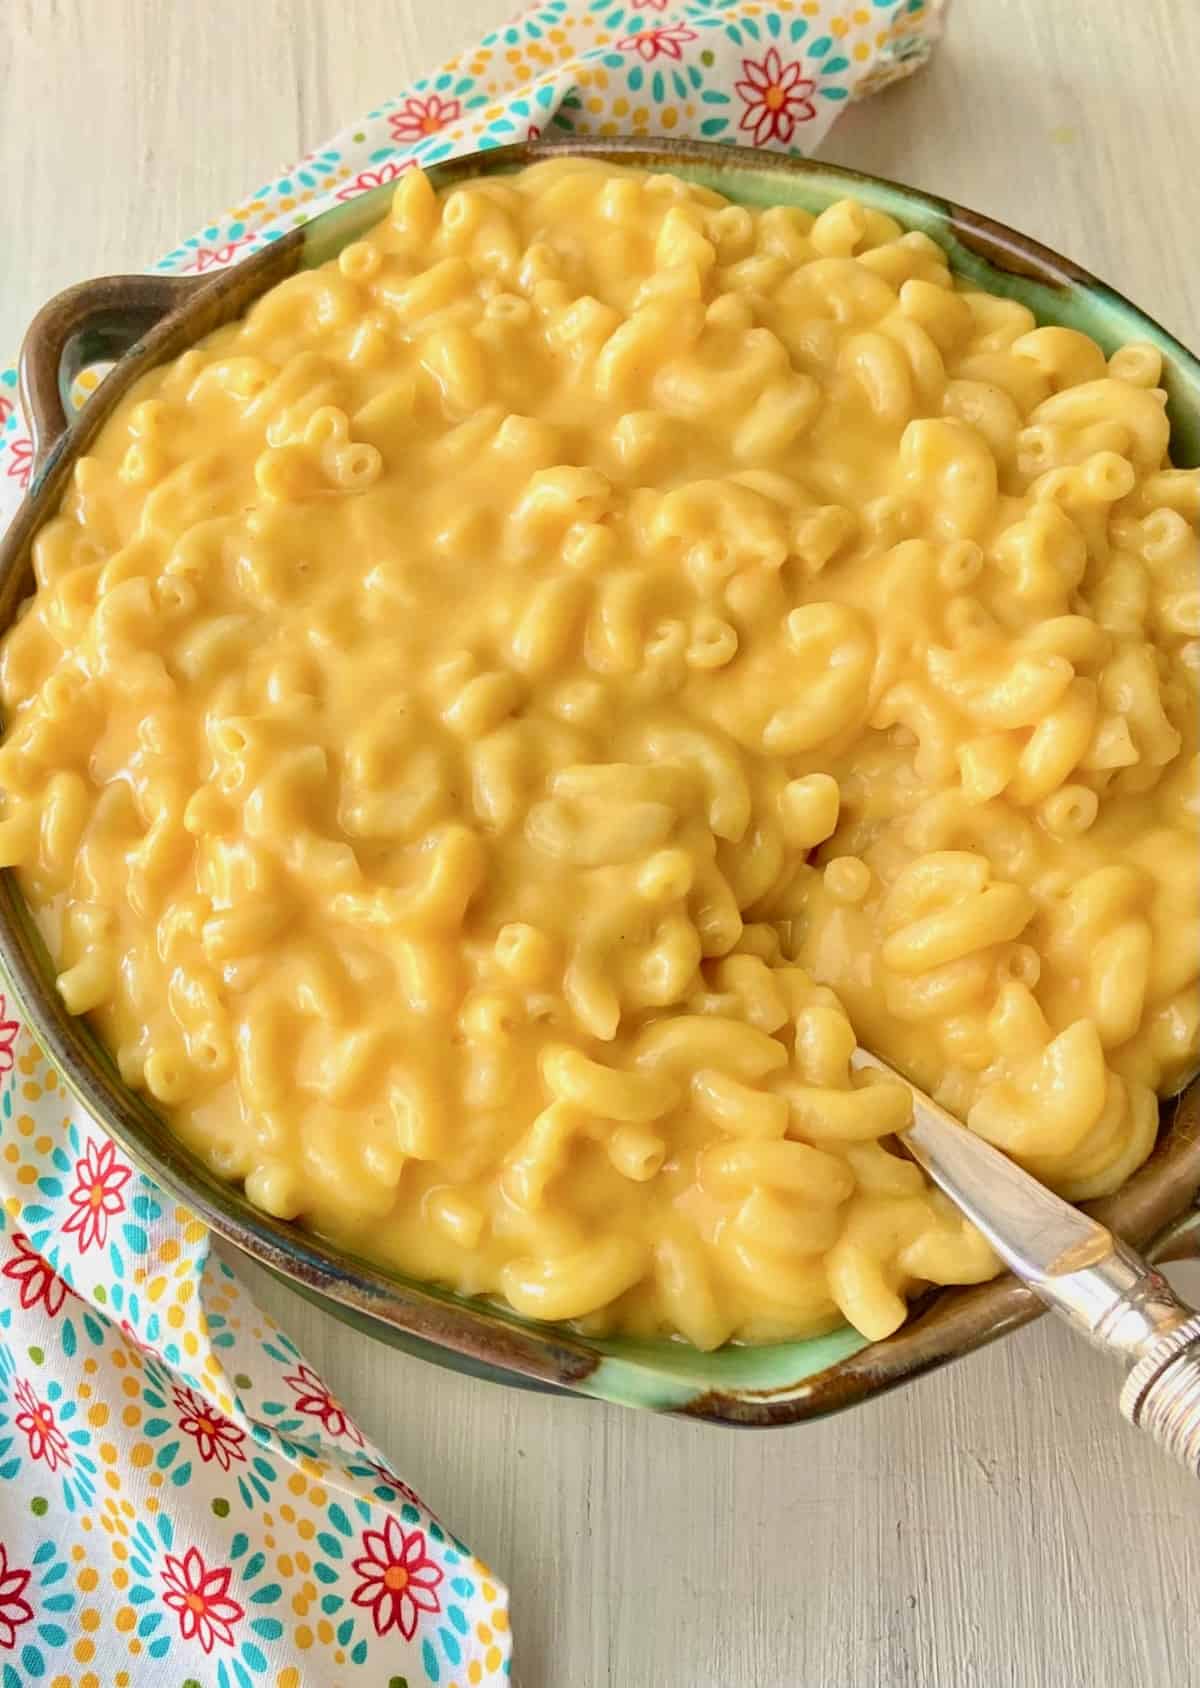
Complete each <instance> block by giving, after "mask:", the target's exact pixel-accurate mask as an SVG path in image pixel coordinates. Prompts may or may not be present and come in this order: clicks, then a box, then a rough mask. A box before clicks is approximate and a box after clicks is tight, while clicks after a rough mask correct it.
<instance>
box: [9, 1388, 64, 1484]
mask: <svg viewBox="0 0 1200 1688" xmlns="http://www.w3.org/2000/svg"><path fill="white" fill-rule="evenodd" d="M13 1399H14V1401H16V1403H17V1405H18V1407H20V1409H21V1410H20V1412H19V1413H18V1414H17V1416H16V1418H15V1419H14V1421H13V1422H14V1423H15V1424H16V1427H17V1429H18V1430H20V1431H23V1432H24V1434H25V1435H26V1436H27V1437H28V1438H29V1453H30V1457H31V1458H32V1459H42V1460H45V1462H46V1464H47V1465H48V1466H49V1467H50V1469H51V1471H57V1470H58V1468H59V1466H60V1465H70V1463H71V1450H70V1449H69V1448H68V1446H67V1438H66V1437H65V1436H64V1435H63V1433H62V1431H61V1430H60V1429H59V1428H58V1425H57V1424H55V1422H54V1409H53V1408H52V1407H49V1406H47V1405H46V1403H45V1402H44V1401H39V1400H38V1398H37V1396H36V1395H35V1394H34V1392H33V1389H32V1387H31V1386H30V1385H29V1384H28V1383H27V1382H26V1381H25V1379H24V1378H21V1379H20V1380H19V1381H18V1383H17V1387H16V1388H15V1389H14V1390H13Z"/></svg>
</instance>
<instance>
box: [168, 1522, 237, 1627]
mask: <svg viewBox="0 0 1200 1688" xmlns="http://www.w3.org/2000/svg"><path fill="white" fill-rule="evenodd" d="M232 1575H233V1569H232V1567H231V1566H229V1565H222V1566H219V1567H217V1566H214V1567H213V1569H212V1570H211V1571H210V1570H209V1569H208V1567H207V1566H206V1565H205V1563H204V1561H203V1559H201V1557H200V1554H199V1553H198V1551H197V1550H196V1549H195V1548H194V1547H189V1548H188V1550H187V1552H186V1553H185V1554H184V1556H183V1558H182V1559H177V1558H176V1557H175V1555H174V1554H173V1553H168V1554H167V1556H166V1560H165V1561H164V1564H163V1570H162V1580H163V1582H164V1583H165V1584H166V1585H167V1592H166V1593H165V1594H164V1595H163V1603H164V1605H167V1606H169V1607H170V1608H171V1610H172V1611H173V1612H178V1614H179V1633H180V1635H182V1637H183V1639H184V1640H185V1641H194V1640H196V1639H197V1638H199V1641H200V1645H201V1647H203V1649H204V1651H205V1652H206V1653H211V1652H212V1650H213V1642H214V1641H219V1642H220V1643H221V1645H222V1646H223V1647H232V1646H233V1644H234V1641H233V1626H234V1624H235V1623H237V1621H238V1619H239V1618H244V1617H245V1615H246V1609H245V1607H244V1606H239V1605H238V1603H237V1601H236V1600H234V1599H232V1598H231V1596H230V1595H229V1593H228V1589H229V1579H230V1578H231V1577H232Z"/></svg>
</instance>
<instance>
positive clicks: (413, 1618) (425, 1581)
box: [350, 1518, 442, 1641]
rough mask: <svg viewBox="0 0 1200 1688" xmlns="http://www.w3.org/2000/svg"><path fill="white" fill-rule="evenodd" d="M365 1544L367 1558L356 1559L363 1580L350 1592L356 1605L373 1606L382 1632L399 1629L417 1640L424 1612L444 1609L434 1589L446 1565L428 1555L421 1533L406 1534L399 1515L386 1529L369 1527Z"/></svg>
mask: <svg viewBox="0 0 1200 1688" xmlns="http://www.w3.org/2000/svg"><path fill="white" fill-rule="evenodd" d="M362 1544H363V1554H362V1557H361V1558H360V1559H356V1560H355V1561H354V1569H355V1570H356V1571H357V1572H358V1574H359V1575H360V1576H361V1578H362V1581H361V1582H360V1583H359V1585H358V1587H357V1588H356V1589H355V1590H354V1593H353V1594H352V1595H351V1596H350V1599H351V1601H352V1603H353V1604H354V1605H355V1606H367V1607H369V1608H370V1612H371V1616H372V1618H373V1619H374V1621H375V1633H376V1635H386V1634H387V1632H388V1630H389V1629H397V1628H398V1629H399V1631H400V1633H401V1635H402V1636H403V1637H404V1639H405V1640H406V1641H411V1640H412V1638H413V1636H414V1635H415V1634H416V1633H417V1619H418V1616H419V1614H420V1613H421V1612H440V1611H441V1609H442V1603H441V1601H440V1600H439V1599H438V1597H437V1595H436V1594H435V1593H434V1589H436V1587H437V1585H438V1584H439V1583H440V1582H441V1580H442V1568H441V1566H440V1565H438V1564H437V1563H435V1561H434V1560H432V1559H431V1558H430V1557H429V1555H428V1554H427V1553H426V1551H425V1537H424V1535H423V1534H422V1533H421V1531H420V1530H411V1531H408V1532H407V1533H406V1532H405V1531H404V1530H403V1529H402V1528H401V1526H400V1523H399V1521H398V1520H397V1519H395V1518H389V1519H388V1521H387V1523H386V1524H385V1525H384V1527H383V1529H382V1530H364V1531H363V1539H362Z"/></svg>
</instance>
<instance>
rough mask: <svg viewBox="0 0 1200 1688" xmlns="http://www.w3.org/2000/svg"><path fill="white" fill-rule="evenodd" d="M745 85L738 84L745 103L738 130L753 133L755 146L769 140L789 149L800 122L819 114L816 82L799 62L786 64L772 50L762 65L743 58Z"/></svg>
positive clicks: (776, 52) (775, 51) (742, 83)
mask: <svg viewBox="0 0 1200 1688" xmlns="http://www.w3.org/2000/svg"><path fill="white" fill-rule="evenodd" d="M742 69H743V70H744V71H745V73H746V79H745V81H744V82H738V83H735V87H736V88H737V91H738V93H739V94H740V95H741V97H742V99H743V100H744V101H745V102H746V109H745V111H744V112H743V113H742V121H741V122H740V123H739V124H738V128H739V129H751V130H753V132H754V144H755V146H756V147H763V146H766V144H767V142H768V141H782V142H783V143H784V145H785V146H786V145H787V143H788V142H789V141H790V140H791V138H792V135H793V134H794V133H795V129H796V125H797V123H807V122H808V121H809V120H810V119H811V118H814V117H815V116H816V115H817V108H816V107H815V106H814V105H813V103H812V99H811V97H810V96H811V95H812V94H813V92H814V90H815V89H816V86H817V85H816V83H815V82H813V81H811V80H810V79H809V78H808V77H807V76H802V75H801V74H800V72H801V70H802V69H803V66H802V64H801V62H800V60H799V59H794V60H793V61H792V63H791V64H787V65H785V64H784V63H783V61H782V59H781V58H780V57H779V53H778V51H777V50H776V49H775V48H774V47H772V48H771V49H770V51H769V52H768V53H767V56H766V57H765V58H764V59H763V60H762V62H761V64H756V63H755V61H754V60H753V59H743V60H742Z"/></svg>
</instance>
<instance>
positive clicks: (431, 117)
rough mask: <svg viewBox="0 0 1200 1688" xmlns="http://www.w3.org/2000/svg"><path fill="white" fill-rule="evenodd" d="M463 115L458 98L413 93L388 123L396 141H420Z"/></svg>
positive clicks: (455, 121)
mask: <svg viewBox="0 0 1200 1688" xmlns="http://www.w3.org/2000/svg"><path fill="white" fill-rule="evenodd" d="M461 116H462V106H461V105H460V104H459V102H458V101H457V100H444V99H442V97H441V95H440V94H430V95H429V97H428V99H424V100H423V99H421V98H420V97H419V96H418V95H416V94H413V95H411V96H410V98H409V99H407V100H405V102H404V104H403V105H402V106H401V107H400V110H399V111H394V112H393V113H392V115H391V116H390V117H389V118H388V124H389V125H390V127H391V131H392V139H393V140H394V141H419V140H422V139H423V138H424V137H425V136H426V135H436V134H437V132H438V130H439V129H444V128H445V127H446V125H447V124H448V123H457V121H458V119H459V118H460V117H461ZM340 197H341V196H340V195H339V198H340Z"/></svg>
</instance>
